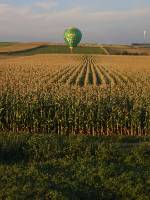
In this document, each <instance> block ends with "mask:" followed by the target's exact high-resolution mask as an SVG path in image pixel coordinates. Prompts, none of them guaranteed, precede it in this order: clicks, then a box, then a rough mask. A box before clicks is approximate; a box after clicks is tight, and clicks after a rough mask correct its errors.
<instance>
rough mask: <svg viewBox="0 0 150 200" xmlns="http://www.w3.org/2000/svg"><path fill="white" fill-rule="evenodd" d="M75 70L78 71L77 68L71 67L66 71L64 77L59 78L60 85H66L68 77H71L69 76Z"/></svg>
mask: <svg viewBox="0 0 150 200" xmlns="http://www.w3.org/2000/svg"><path fill="white" fill-rule="evenodd" d="M76 69H78V66H71V69H70V70H69V71H67V72H66V73H65V74H64V76H62V77H61V79H59V82H60V83H66V82H67V80H68V79H69V77H71V75H72V74H73V73H74V71H76Z"/></svg>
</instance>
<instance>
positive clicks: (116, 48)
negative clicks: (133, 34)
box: [104, 45, 150, 55]
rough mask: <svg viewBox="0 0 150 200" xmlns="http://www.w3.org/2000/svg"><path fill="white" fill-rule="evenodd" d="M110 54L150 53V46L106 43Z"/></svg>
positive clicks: (105, 46)
mask: <svg viewBox="0 0 150 200" xmlns="http://www.w3.org/2000/svg"><path fill="white" fill-rule="evenodd" d="M104 48H105V49H106V50H107V51H108V52H109V54H110V55H150V48H148V47H141V46H129V45H104Z"/></svg>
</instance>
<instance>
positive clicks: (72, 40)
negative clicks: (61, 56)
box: [64, 27, 82, 51]
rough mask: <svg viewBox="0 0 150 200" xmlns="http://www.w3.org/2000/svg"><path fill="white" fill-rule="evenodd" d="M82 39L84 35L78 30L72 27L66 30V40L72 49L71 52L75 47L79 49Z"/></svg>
mask: <svg viewBox="0 0 150 200" xmlns="http://www.w3.org/2000/svg"><path fill="white" fill-rule="evenodd" d="M81 39H82V33H81V31H80V30H79V29H78V28H75V27H71V28H68V29H66V30H65V33H64V40H65V42H66V44H67V45H68V46H69V47H70V49H71V51H72V49H73V48H74V47H77V45H78V44H79V43H80V41H81Z"/></svg>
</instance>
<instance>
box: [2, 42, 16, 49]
mask: <svg viewBox="0 0 150 200" xmlns="http://www.w3.org/2000/svg"><path fill="white" fill-rule="evenodd" d="M14 44H15V43H14V42H0V48H2V47H8V46H11V45H14Z"/></svg>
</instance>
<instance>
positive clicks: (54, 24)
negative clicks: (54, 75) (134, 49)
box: [0, 0, 150, 43]
mask: <svg viewBox="0 0 150 200" xmlns="http://www.w3.org/2000/svg"><path fill="white" fill-rule="evenodd" d="M69 26H76V27H78V28H80V29H81V31H82V32H83V41H84V42H99V43H130V42H143V32H144V30H147V41H148V40H149V41H150V0H90V1H89V0H74V1H72V0H41V1H40V0H0V41H52V42H53V41H54V42H63V33H64V30H65V29H66V28H67V27H69Z"/></svg>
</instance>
